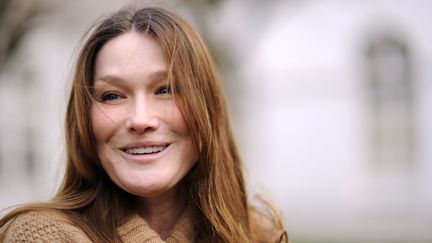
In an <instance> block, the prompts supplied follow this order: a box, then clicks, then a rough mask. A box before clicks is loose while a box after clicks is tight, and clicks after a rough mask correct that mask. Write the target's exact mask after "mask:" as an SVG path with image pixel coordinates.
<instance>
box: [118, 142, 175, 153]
mask: <svg viewBox="0 0 432 243" xmlns="http://www.w3.org/2000/svg"><path fill="white" fill-rule="evenodd" d="M168 146H169V144H165V145H151V146H142V147H141V146H140V147H131V148H124V149H122V151H123V152H125V153H127V154H130V155H147V154H157V153H160V152H162V151H164V150H165V149H166V148H167V147H168Z"/></svg>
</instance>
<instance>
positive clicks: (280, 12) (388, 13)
mask: <svg viewBox="0 0 432 243" xmlns="http://www.w3.org/2000/svg"><path fill="white" fill-rule="evenodd" d="M126 2H127V1H120V0H97V1H96V0H94V1H85V0H74V1H54V0H19V1H16V0H14V1H12V0H0V117H1V119H0V210H1V209H4V208H6V207H8V206H11V205H16V204H20V203H25V202H31V201H37V200H47V199H49V198H50V197H51V196H52V195H53V193H54V192H55V190H56V188H57V186H58V184H59V182H60V180H61V177H62V174H63V164H62V163H63V162H64V145H63V140H64V139H63V116H64V112H65V106H66V101H67V95H68V88H69V86H70V84H69V80H70V74H71V68H72V66H73V64H74V57H75V56H76V52H77V50H78V47H79V44H78V43H79V42H80V38H81V36H82V35H83V34H84V32H85V30H86V29H87V28H88V27H89V26H90V25H91V23H93V22H94V21H95V20H96V19H98V18H99V17H101V16H103V14H106V13H107V12H110V11H113V10H116V9H118V8H119V7H120V6H123V5H124V4H125V3H126ZM129 2H130V1H129ZM137 2H139V1H133V2H132V3H137ZM153 2H157V3H160V4H162V5H167V6H169V7H170V8H172V9H176V11H178V12H179V13H181V15H183V16H184V17H185V18H186V19H188V20H189V21H190V22H191V23H192V24H193V26H195V27H196V28H197V29H198V30H199V32H200V33H201V34H202V35H203V37H204V39H205V40H206V42H207V44H208V45H209V46H210V49H211V50H212V52H213V54H214V55H215V58H216V60H217V62H218V65H219V67H220V69H221V71H222V76H223V80H224V85H225V89H226V93H227V96H228V100H229V105H230V111H231V114H232V120H233V125H234V129H235V133H236V136H237V139H238V143H239V146H240V149H241V154H242V157H243V159H244V162H245V167H246V170H247V177H248V180H249V185H250V186H249V187H250V191H251V192H252V193H255V192H256V193H264V194H266V195H268V196H269V197H271V198H272V199H273V200H274V202H275V204H276V205H277V206H278V207H279V208H280V209H281V213H282V215H283V217H284V222H285V225H286V227H287V229H288V233H289V236H290V238H291V240H292V241H293V242H295V243H309V242H310V243H312V242H314V243H338V242H340V243H342V242H343V243H357V242H366V243H386V242H392V243H393V242H394V243H398V242H401V243H402V242H404V243H406V242H410V243H420V242H421V243H426V242H432V232H431V227H432V206H431V205H432V149H431V146H432V29H431V24H432V14H431V13H432V2H431V1H427V0H423V1H422V0H398V1H390V0H388V1H385V0H363V1H354V0H351V1H342V0H340V1H338V0H328V1H318V0H267V1H265V0H249V1H229V0H189V1H186V0H183V1H181V0H176V1H153Z"/></svg>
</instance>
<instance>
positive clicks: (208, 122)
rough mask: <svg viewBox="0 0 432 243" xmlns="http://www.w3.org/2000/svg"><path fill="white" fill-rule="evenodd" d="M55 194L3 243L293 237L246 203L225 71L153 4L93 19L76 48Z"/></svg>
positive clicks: (12, 216)
mask: <svg viewBox="0 0 432 243" xmlns="http://www.w3.org/2000/svg"><path fill="white" fill-rule="evenodd" d="M66 141H67V166H66V172H65V176H64V180H63V183H62V185H61V187H60V189H59V191H58V193H57V194H56V196H55V197H54V198H53V199H52V200H51V201H50V202H47V203H41V204H31V205H27V206H23V207H19V208H17V209H15V210H14V211H12V212H10V213H9V214H7V215H6V216H5V217H4V218H3V219H1V220H0V227H2V233H1V234H2V238H3V240H4V241H5V242H17V241H37V240H40V241H67V242H91V241H93V242H286V241H287V237H286V233H285V231H284V230H283V227H282V225H281V223H280V221H279V220H278V218H279V217H278V216H277V214H274V215H273V217H272V218H268V217H265V216H264V214H261V213H259V212H258V210H255V209H253V208H252V207H250V204H249V202H248V199H247V195H246V191H245V184H244V179H243V174H242V168H241V161H240V158H239V154H238V151H237V148H236V144H235V142H234V139H233V134H232V132H231V128H230V124H229V119H228V114H227V110H226V104H225V100H224V96H223V93H222V88H221V84H220V81H219V77H218V75H217V73H216V70H215V67H214V64H213V62H212V60H211V57H210V55H209V52H208V50H207V49H206V47H205V46H204V44H203V42H202V40H201V39H200V37H199V36H198V35H197V33H196V32H195V31H194V30H193V29H192V28H191V27H190V26H189V25H188V24H187V23H186V22H185V21H184V20H183V19H181V18H180V17H178V16H176V15H175V14H173V13H171V12H169V11H167V10H164V9H161V8H157V7H146V8H141V9H136V8H125V9H122V10H120V11H118V12H116V13H114V14H112V15H111V16H109V17H108V18H105V19H103V20H102V21H101V22H99V23H98V24H96V25H95V26H94V27H93V29H92V30H91V32H89V34H88V37H87V40H86V41H85V42H84V45H83V47H82V50H81V52H80V54H79V56H78V61H77V65H76V68H75V73H74V77H73V87H72V91H71V94H70V99H69V103H68V107H67V113H66Z"/></svg>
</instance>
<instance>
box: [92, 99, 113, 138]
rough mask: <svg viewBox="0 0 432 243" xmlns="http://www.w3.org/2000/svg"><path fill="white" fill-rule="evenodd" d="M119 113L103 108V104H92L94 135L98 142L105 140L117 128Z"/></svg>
mask: <svg viewBox="0 0 432 243" xmlns="http://www.w3.org/2000/svg"><path fill="white" fill-rule="evenodd" d="M118 116H119V113H116V112H112V111H111V110H110V109H103V108H102V107H101V106H98V105H92V108H91V125H92V130H93V133H94V136H95V138H96V141H97V142H98V143H100V142H102V141H105V140H106V139H107V138H108V137H109V136H110V134H111V133H112V132H113V130H114V129H115V128H116V126H117V124H118V121H117V120H118V119H119V117H118Z"/></svg>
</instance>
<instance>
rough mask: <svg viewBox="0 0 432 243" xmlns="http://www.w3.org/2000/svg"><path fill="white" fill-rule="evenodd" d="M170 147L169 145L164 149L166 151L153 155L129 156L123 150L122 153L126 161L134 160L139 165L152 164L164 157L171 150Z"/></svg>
mask: <svg viewBox="0 0 432 243" xmlns="http://www.w3.org/2000/svg"><path fill="white" fill-rule="evenodd" d="M169 146H170V145H168V146H167V147H165V148H164V150H162V151H160V152H158V153H152V154H129V153H126V152H125V151H123V150H120V151H121V152H122V154H123V156H124V157H126V159H128V160H132V161H135V162H138V163H150V162H152V161H155V160H157V159H159V158H160V157H162V156H163V155H164V154H165V152H166V151H167V149H168V148H169Z"/></svg>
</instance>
